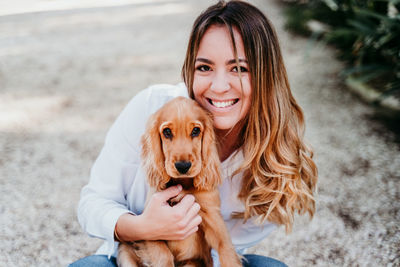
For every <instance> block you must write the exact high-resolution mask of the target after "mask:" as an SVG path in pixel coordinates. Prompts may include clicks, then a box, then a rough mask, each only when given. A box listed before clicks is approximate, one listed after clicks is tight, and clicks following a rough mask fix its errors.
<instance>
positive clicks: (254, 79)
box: [182, 1, 317, 231]
mask: <svg viewBox="0 0 400 267" xmlns="http://www.w3.org/2000/svg"><path fill="white" fill-rule="evenodd" d="M212 25H221V26H226V27H227V28H228V29H229V32H230V33H231V39H232V44H233V49H234V52H235V53H234V54H235V56H236V61H237V62H238V59H237V51H236V47H235V40H234V36H233V30H232V29H233V28H234V29H236V30H237V31H238V32H239V33H240V35H241V37H242V40H243V44H244V49H245V54H246V58H247V61H248V66H249V72H250V76H251V86H252V99H251V107H250V110H249V112H248V114H247V116H246V118H245V119H244V122H243V128H242V130H241V131H242V132H241V135H240V136H241V137H242V140H240V142H241V145H242V150H243V154H244V162H243V164H242V166H241V168H240V169H239V170H237V171H236V173H238V172H240V171H243V173H244V176H243V181H242V187H241V190H240V193H239V196H238V197H239V198H240V199H241V200H242V201H243V203H244V205H245V211H244V212H243V213H238V214H234V217H241V218H244V219H245V220H247V219H249V218H250V217H253V216H257V217H258V219H259V221H260V222H261V223H262V222H264V221H265V220H268V221H270V222H273V223H276V224H283V225H285V227H286V230H287V231H290V230H291V228H292V224H293V218H294V214H295V212H296V211H297V212H298V213H300V214H303V213H306V212H308V213H309V215H310V217H312V216H313V214H314V211H315V199H314V197H313V192H314V190H315V186H316V182H317V167H316V165H315V163H314V161H313V160H312V156H313V152H312V150H311V149H310V148H309V147H308V146H307V145H306V144H305V142H304V140H303V137H304V116H303V112H302V110H301V108H300V107H299V105H298V104H297V103H296V100H295V99H294V97H293V95H292V93H291V90H290V85H289V82H288V79H287V74H286V69H285V66H284V63H283V59H282V55H281V50H280V47H279V43H278V38H277V35H276V33H275V30H274V28H273V26H272V25H271V23H270V22H269V20H268V19H267V18H266V17H265V16H264V14H263V13H262V12H261V11H260V10H259V9H257V8H256V7H254V6H252V5H251V4H249V3H246V2H243V1H229V2H225V1H220V2H218V3H217V4H215V5H213V6H210V7H209V8H208V9H207V10H205V11H204V12H203V13H202V14H201V15H200V16H199V17H198V18H197V19H196V21H195V22H194V25H193V28H192V32H191V35H190V39H189V43H188V48H187V53H186V58H185V61H184V65H183V68H182V76H183V80H184V82H185V84H186V86H187V88H188V91H189V95H190V96H191V97H192V98H194V95H193V77H194V71H195V67H194V66H195V60H196V56H197V52H198V49H199V44H200V41H201V39H202V37H203V35H204V34H205V32H206V31H207V29H208V28H209V27H210V26H212ZM238 69H240V68H239V67H238Z"/></svg>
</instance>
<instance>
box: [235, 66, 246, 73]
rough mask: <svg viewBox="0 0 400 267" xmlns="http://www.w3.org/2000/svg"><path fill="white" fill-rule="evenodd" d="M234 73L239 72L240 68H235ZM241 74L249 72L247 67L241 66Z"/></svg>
mask: <svg viewBox="0 0 400 267" xmlns="http://www.w3.org/2000/svg"><path fill="white" fill-rule="evenodd" d="M232 71H233V72H238V68H237V67H236V66H235V67H233V69H232ZM240 72H248V70H247V68H246V67H243V66H240Z"/></svg>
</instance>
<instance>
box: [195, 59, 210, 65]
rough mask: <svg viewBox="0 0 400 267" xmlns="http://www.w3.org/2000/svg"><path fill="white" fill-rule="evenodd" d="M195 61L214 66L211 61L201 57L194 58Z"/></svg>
mask: <svg viewBox="0 0 400 267" xmlns="http://www.w3.org/2000/svg"><path fill="white" fill-rule="evenodd" d="M196 61H200V62H204V63H207V64H210V65H212V64H214V62H212V61H211V60H209V59H206V58H202V57H199V58H196Z"/></svg>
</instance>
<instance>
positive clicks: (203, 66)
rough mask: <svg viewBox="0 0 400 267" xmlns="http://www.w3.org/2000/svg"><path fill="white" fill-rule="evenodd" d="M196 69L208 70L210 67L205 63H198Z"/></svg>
mask: <svg viewBox="0 0 400 267" xmlns="http://www.w3.org/2000/svg"><path fill="white" fill-rule="evenodd" d="M196 70H199V71H210V70H211V68H210V67H209V66H207V65H200V66H198V67H197V68H196Z"/></svg>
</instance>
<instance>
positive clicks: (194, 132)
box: [190, 127, 200, 137]
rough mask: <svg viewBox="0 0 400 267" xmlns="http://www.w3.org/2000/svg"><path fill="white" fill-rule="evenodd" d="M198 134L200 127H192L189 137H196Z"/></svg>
mask: <svg viewBox="0 0 400 267" xmlns="http://www.w3.org/2000/svg"><path fill="white" fill-rule="evenodd" d="M199 134H200V128H199V127H194V128H193V130H192V133H191V134H190V136H191V137H196V136H199Z"/></svg>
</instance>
